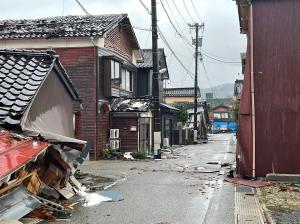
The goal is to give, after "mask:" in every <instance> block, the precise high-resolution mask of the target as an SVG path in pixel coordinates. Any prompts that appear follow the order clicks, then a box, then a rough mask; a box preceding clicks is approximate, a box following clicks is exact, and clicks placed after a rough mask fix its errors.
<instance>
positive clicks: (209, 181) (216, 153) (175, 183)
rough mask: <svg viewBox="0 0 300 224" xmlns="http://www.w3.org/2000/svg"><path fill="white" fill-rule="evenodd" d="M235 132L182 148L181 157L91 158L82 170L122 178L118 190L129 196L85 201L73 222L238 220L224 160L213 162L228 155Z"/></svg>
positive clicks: (138, 223)
mask: <svg viewBox="0 0 300 224" xmlns="http://www.w3.org/2000/svg"><path fill="white" fill-rule="evenodd" d="M231 137H232V135H227V134H220V135H213V136H212V137H211V138H210V141H209V143H208V144H202V145H190V146H184V147H182V148H177V149H175V150H174V151H175V154H177V155H178V157H177V158H175V159H164V160H159V161H138V162H136V161H97V162H86V163H85V164H83V166H82V167H81V171H82V172H87V173H90V174H93V175H99V176H103V177H110V178H114V179H116V180H118V181H117V184H116V185H115V186H113V187H112V189H114V190H120V191H121V192H122V193H123V195H124V200H123V201H120V202H102V203H101V204H99V205H95V206H92V207H81V206H80V208H78V212H74V214H73V216H72V219H71V220H70V223H90V224H92V223H103V224H106V223H107V224H112V223H122V224H141V223H143V224H147V223H149V224H155V223H170V224H171V223H172V224H176V223H178V224H179V223H185V224H199V223H234V216H233V213H234V209H233V204H234V187H233V186H231V185H229V184H226V183H223V181H222V179H223V175H220V172H219V171H220V165H219V164H207V163H208V162H222V161H223V160H224V158H225V157H226V156H225V154H226V153H225V152H226V149H227V148H228V144H229V141H230V138H231ZM221 173H222V172H221ZM225 191H226V192H225ZM224 195H225V197H223V196H224ZM218 219H220V222H219V221H217V220H218Z"/></svg>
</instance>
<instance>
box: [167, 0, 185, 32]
mask: <svg viewBox="0 0 300 224" xmlns="http://www.w3.org/2000/svg"><path fill="white" fill-rule="evenodd" d="M166 3H167V5H168V7H169V10H170V12H171V14H172V16H173V18H174V20H175V23H176V25H177V27H178V28H179V30H180V31H181V32H182V30H181V28H180V26H179V23H178V22H177V19H176V16H175V14H174V13H173V11H172V8H171V6H170V4H169V1H168V0H166Z"/></svg>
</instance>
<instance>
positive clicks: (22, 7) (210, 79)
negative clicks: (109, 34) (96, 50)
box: [0, 0, 246, 88]
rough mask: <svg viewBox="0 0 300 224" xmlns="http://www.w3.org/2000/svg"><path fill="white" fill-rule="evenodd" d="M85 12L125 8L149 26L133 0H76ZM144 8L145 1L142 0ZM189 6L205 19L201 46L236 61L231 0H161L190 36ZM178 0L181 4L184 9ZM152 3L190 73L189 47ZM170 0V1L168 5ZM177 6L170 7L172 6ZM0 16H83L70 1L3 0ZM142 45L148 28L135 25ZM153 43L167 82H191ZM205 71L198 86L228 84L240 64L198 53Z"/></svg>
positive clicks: (241, 44)
mask: <svg viewBox="0 0 300 224" xmlns="http://www.w3.org/2000/svg"><path fill="white" fill-rule="evenodd" d="M80 1H81V3H82V4H83V5H84V6H85V8H86V9H87V10H88V11H89V12H90V13H91V14H110V13H127V14H128V15H129V18H130V20H131V23H132V25H133V26H138V27H144V28H150V25H151V17H150V15H149V14H147V11H146V10H145V9H144V7H143V6H142V5H141V3H140V2H139V0H80ZM143 1H144V3H145V5H146V6H147V7H148V8H149V9H150V3H151V1H150V0H143ZM192 1H193V3H194V5H195V9H196V11H197V13H198V15H199V17H200V19H201V22H202V21H203V22H205V30H204V33H203V47H202V49H203V50H204V51H205V52H206V53H208V54H209V55H212V56H214V57H217V58H218V59H221V60H223V61H229V62H240V53H241V52H244V51H245V49H246V38H245V36H244V35H241V34H240V32H239V21H238V12H237V7H236V4H235V2H234V1H232V0H162V3H163V4H164V6H165V8H166V10H167V12H168V13H169V15H170V17H171V20H172V21H173V23H174V25H175V26H176V27H177V29H178V30H179V32H180V33H181V34H182V35H183V36H185V38H186V39H188V40H189V41H191V37H192V35H194V33H193V32H190V29H189V27H188V25H187V24H186V21H187V22H189V23H192V22H199V19H198V16H197V14H196V12H195V10H194V8H193V5H192ZM184 2H185V3H186V7H187V9H188V10H186V8H185V5H184ZM157 3H158V20H159V21H158V25H159V27H160V29H161V31H162V33H163V34H164V35H165V37H166V39H167V41H168V42H169V44H170V46H171V47H172V49H173V50H174V51H175V53H176V55H177V56H178V57H179V58H180V60H181V61H182V63H183V64H184V65H185V66H186V67H187V68H188V69H189V70H190V71H192V72H193V73H194V58H193V49H192V48H191V47H189V46H188V45H187V43H186V42H185V41H184V40H182V38H180V37H179V35H177V34H176V32H175V31H174V29H173V28H172V26H171V24H170V22H169V20H168V18H167V16H166V14H165V12H164V11H163V8H162V5H161V3H160V0H157ZM174 3H175V4H174ZM175 5H176V6H177V8H178V9H179V11H180V13H181V15H182V17H183V18H182V17H181V15H180V14H179V11H177V10H176V7H175ZM0 10H1V14H0V19H20V18H25V19H26V18H41V17H48V16H61V15H83V14H84V13H83V11H82V10H81V9H80V7H79V6H78V5H77V3H76V1H75V0H26V1H24V0H9V1H1V3H0ZM184 20H186V21H184ZM135 31H136V35H137V38H138V41H139V43H140V46H141V47H142V48H151V33H150V32H148V31H140V30H135ZM159 47H163V48H165V51H166V55H167V62H168V67H169V73H170V82H169V84H168V85H169V86H170V87H188V86H193V80H192V78H191V77H190V76H189V75H188V74H187V73H186V71H185V70H184V69H183V68H182V67H181V66H180V65H179V63H178V62H177V61H176V59H175V57H174V56H173V55H172V53H171V52H170V51H169V50H168V49H167V47H166V46H165V45H164V43H163V42H162V41H161V40H160V41H159ZM203 61H204V65H205V67H206V71H207V73H205V71H204V69H203V66H202V65H201V66H200V68H199V86H200V87H201V88H209V87H210V86H215V85H219V84H223V83H233V82H234V80H235V79H236V78H239V79H241V78H242V76H241V75H238V73H241V65H240V63H222V62H218V61H215V60H213V59H210V58H207V57H205V56H204V58H203Z"/></svg>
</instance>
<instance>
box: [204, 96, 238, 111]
mask: <svg viewBox="0 0 300 224" xmlns="http://www.w3.org/2000/svg"><path fill="white" fill-rule="evenodd" d="M206 101H207V104H208V105H209V107H210V108H211V109H212V108H216V107H218V106H226V107H229V106H230V105H231V103H232V98H213V99H206Z"/></svg>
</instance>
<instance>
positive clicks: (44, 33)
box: [0, 14, 127, 39]
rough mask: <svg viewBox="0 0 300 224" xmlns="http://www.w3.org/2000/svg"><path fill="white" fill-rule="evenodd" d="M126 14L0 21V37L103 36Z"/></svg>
mask: <svg viewBox="0 0 300 224" xmlns="http://www.w3.org/2000/svg"><path fill="white" fill-rule="evenodd" d="M126 17H127V15H126V14H111V15H96V16H94V15H93V16H91V15H90V16H58V17H48V18H41V19H32V20H2V21H0V39H20V38H52V37H89V36H103V34H104V33H106V32H107V31H110V30H111V29H112V28H114V27H115V26H116V25H117V24H118V23H119V22H120V21H121V20H123V19H124V18H126Z"/></svg>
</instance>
